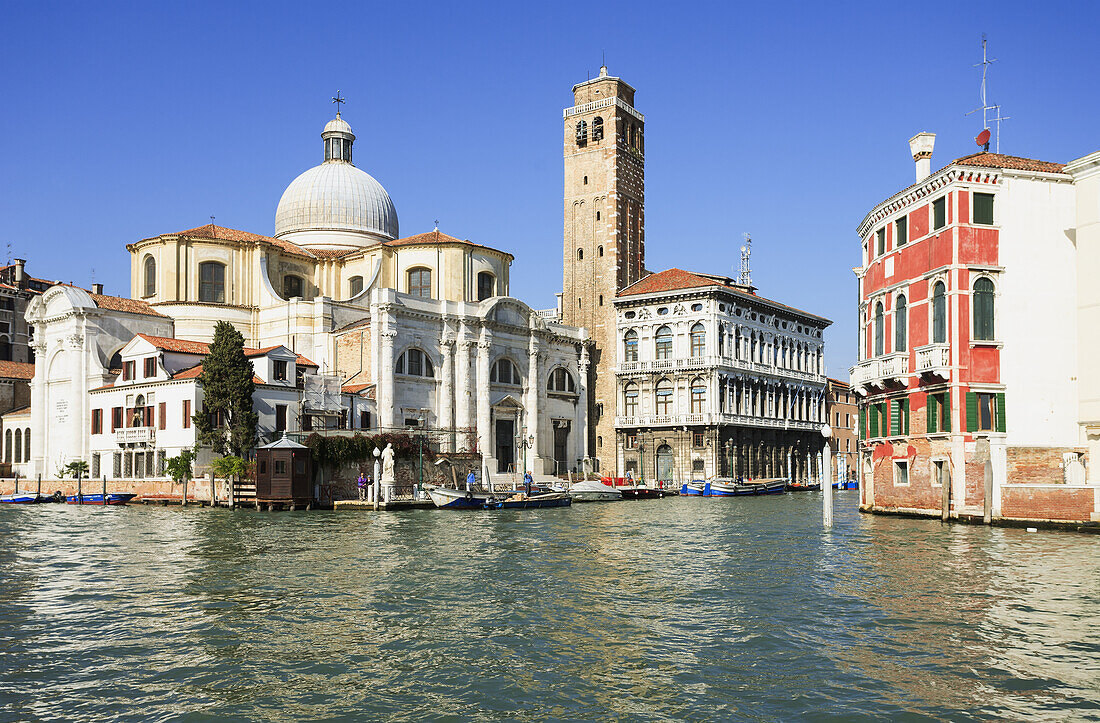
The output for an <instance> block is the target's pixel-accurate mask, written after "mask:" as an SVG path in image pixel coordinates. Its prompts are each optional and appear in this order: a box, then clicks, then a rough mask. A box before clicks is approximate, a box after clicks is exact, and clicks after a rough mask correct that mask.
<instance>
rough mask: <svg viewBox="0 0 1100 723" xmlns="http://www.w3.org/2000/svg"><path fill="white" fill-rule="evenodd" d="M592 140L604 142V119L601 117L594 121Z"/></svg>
mask: <svg viewBox="0 0 1100 723" xmlns="http://www.w3.org/2000/svg"><path fill="white" fill-rule="evenodd" d="M592 140H593V141H599V140H603V118H601V117H599V116H596V117H595V118H593V119H592Z"/></svg>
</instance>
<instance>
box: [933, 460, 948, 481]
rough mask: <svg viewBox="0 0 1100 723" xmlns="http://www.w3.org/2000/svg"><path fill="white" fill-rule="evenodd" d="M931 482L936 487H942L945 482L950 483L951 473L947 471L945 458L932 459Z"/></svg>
mask: <svg viewBox="0 0 1100 723" xmlns="http://www.w3.org/2000/svg"><path fill="white" fill-rule="evenodd" d="M932 484H933V485H935V486H937V487H943V486H944V485H945V484H951V473H950V472H949V468H948V466H947V460H943V459H934V460H932Z"/></svg>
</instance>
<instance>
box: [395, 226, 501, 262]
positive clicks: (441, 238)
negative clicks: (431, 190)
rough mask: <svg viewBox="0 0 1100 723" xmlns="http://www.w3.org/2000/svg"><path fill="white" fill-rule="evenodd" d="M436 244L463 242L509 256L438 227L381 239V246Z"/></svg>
mask: <svg viewBox="0 0 1100 723" xmlns="http://www.w3.org/2000/svg"><path fill="white" fill-rule="evenodd" d="M437 244H464V245H466V246H476V247H477V248H479V249H489V250H490V251H496V252H498V253H502V254H506V255H507V256H511V255H512V254H509V253H508V252H507V251H501V250H500V249H494V248H493V247H492V246H486V245H485V244H479V243H474V242H473V241H471V240H469V239H460V238H455V237H454V236H449V235H448V234H445V233H443V232H442V231H440V230H439V229H435V230H434V231H429V232H427V233H418V234H416V235H414V236H406V237H405V238H399V239H396V240H394V241H383V242H382V245H383V246H416V245H425V246H433V245H437Z"/></svg>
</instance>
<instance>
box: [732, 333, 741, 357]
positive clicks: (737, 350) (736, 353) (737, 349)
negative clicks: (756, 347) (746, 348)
mask: <svg viewBox="0 0 1100 723" xmlns="http://www.w3.org/2000/svg"><path fill="white" fill-rule="evenodd" d="M733 358H734V359H740V358H741V330H740V329H734V330H733Z"/></svg>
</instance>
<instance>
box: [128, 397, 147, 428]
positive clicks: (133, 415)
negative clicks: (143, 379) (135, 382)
mask: <svg viewBox="0 0 1100 723" xmlns="http://www.w3.org/2000/svg"><path fill="white" fill-rule="evenodd" d="M130 426H131V427H144V426H145V395H144V394H139V395H137V399H135V400H134V406H133V408H132V409H131V410H130Z"/></svg>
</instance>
